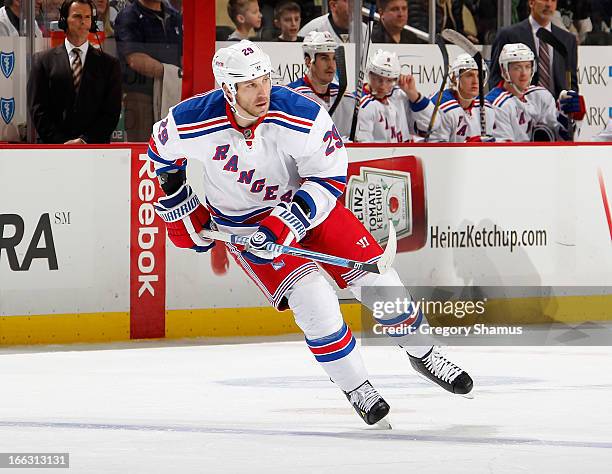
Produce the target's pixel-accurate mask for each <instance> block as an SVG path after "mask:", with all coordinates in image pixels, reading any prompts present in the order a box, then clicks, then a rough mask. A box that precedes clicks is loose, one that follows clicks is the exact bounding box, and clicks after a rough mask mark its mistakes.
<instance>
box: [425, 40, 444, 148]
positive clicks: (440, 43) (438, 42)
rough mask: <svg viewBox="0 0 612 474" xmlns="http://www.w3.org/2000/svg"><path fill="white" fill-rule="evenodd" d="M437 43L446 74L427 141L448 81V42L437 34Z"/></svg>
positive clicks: (426, 135) (431, 120)
mask: <svg viewBox="0 0 612 474" xmlns="http://www.w3.org/2000/svg"><path fill="white" fill-rule="evenodd" d="M436 44H437V45H438V48H440V53H442V60H443V61H444V69H443V72H444V75H443V76H442V84H441V85H440V90H439V91H438V98H437V99H436V106H435V107H434V111H433V113H432V114H431V119H429V126H428V127H427V133H426V134H425V141H426V142H428V141H429V136H430V135H431V132H432V130H433V126H434V123H435V121H436V115H438V110H439V109H440V104H441V103H442V93H443V92H444V89H445V88H446V81H447V80H448V51H447V50H446V43H445V42H444V38H442V36H440V35H439V34H438V35H436Z"/></svg>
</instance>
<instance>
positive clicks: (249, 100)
mask: <svg viewBox="0 0 612 474" xmlns="http://www.w3.org/2000/svg"><path fill="white" fill-rule="evenodd" d="M271 70H272V67H271V64H270V58H269V56H268V55H267V54H265V53H264V52H263V51H262V50H261V49H260V48H259V46H257V45H256V44H254V43H251V42H249V41H241V42H240V43H237V44H235V45H232V46H230V47H228V48H221V49H220V50H219V51H217V53H216V54H215V56H214V58H213V72H214V75H215V79H216V81H217V82H218V83H219V84H221V85H222V89H217V90H214V91H211V92H208V93H206V94H201V95H197V96H194V97H192V98H190V99H187V100H185V101H183V102H181V103H180V104H178V105H176V106H174V107H172V108H171V109H170V112H169V114H168V116H167V117H166V118H164V119H163V120H161V121H160V122H158V123H156V124H155V125H154V127H153V134H152V138H151V141H150V147H149V150H148V156H149V157H150V159H151V160H152V161H153V162H154V165H155V168H156V171H157V174H158V176H159V182H160V185H161V187H162V189H163V190H164V192H165V194H166V197H164V198H162V199H160V200H159V201H158V202H157V203H156V206H155V207H156V212H157V213H158V215H159V216H160V217H161V218H162V219H163V220H164V221H165V222H166V226H167V229H168V236H169V238H170V240H172V242H173V243H174V244H175V245H177V246H178V247H182V248H188V249H193V250H195V251H197V252H203V251H207V250H209V249H210V248H211V247H212V246H213V245H214V244H215V242H213V241H211V240H208V239H205V238H203V237H202V236H201V235H199V234H198V233H199V232H200V231H201V230H202V229H204V228H208V227H210V226H211V225H214V226H216V227H218V229H219V230H220V231H223V232H232V233H235V234H240V235H250V241H249V245H248V246H247V247H245V248H244V249H243V248H238V247H236V246H234V245H231V244H227V245H228V248H229V251H230V253H231V254H232V256H233V257H234V259H235V260H236V263H237V264H238V265H239V266H240V267H241V268H242V269H243V270H244V272H245V273H246V274H247V275H248V276H249V277H250V278H251V279H252V280H253V281H254V282H255V284H256V285H257V286H258V287H259V289H260V290H261V291H262V293H263V294H264V295H265V296H266V297H267V298H268V299H269V301H270V303H271V304H272V305H273V306H274V307H275V308H277V309H278V310H280V311H282V310H285V309H289V308H290V309H292V310H293V313H294V317H295V321H296V323H297V325H298V326H299V327H300V329H301V330H302V331H303V332H304V335H305V338H306V343H307V345H308V347H309V348H310V350H311V351H312V353H313V354H314V357H315V358H316V360H317V361H318V362H319V363H320V364H321V366H322V367H323V369H324V370H325V371H326V373H327V375H328V376H329V377H330V378H331V379H332V380H333V382H334V383H335V384H336V385H337V386H338V387H340V388H341V389H342V390H343V392H344V393H345V395H346V397H347V398H348V400H349V401H350V403H351V404H352V405H353V407H354V408H355V410H356V411H357V413H358V414H359V415H360V416H361V417H362V418H363V420H364V421H365V422H366V423H368V424H373V423H376V422H378V421H380V420H381V419H382V418H384V417H385V416H386V415H387V413H388V412H389V405H388V404H387V403H386V402H385V400H384V399H383V398H382V397H381V396H380V395H379V393H378V392H377V391H376V389H375V388H374V387H373V386H372V385H371V384H370V382H369V381H368V374H367V372H366V369H365V367H364V364H363V361H362V359H361V355H360V353H359V350H358V348H357V346H356V342H355V339H354V337H353V335H352V334H351V330H350V329H349V328H348V326H347V325H346V323H345V322H344V321H343V318H342V314H341V313H340V306H339V303H338V299H337V297H336V294H335V291H334V289H333V288H332V286H331V285H330V284H329V283H328V282H327V281H326V280H325V278H324V277H323V275H322V274H321V270H325V271H326V272H327V273H328V274H329V275H330V276H331V277H332V278H333V279H334V280H335V281H336V283H337V284H338V285H339V286H340V287H342V288H346V287H348V288H350V289H351V291H352V292H353V293H354V294H355V295H356V297H358V298H360V297H361V287H362V286H376V287H377V290H378V289H379V287H380V291H381V293H383V294H384V292H385V289H388V288H390V287H396V289H397V287H400V288H402V290H401V291H404V290H405V289H404V288H403V286H402V283H401V281H400V279H399V276H398V274H397V272H396V271H395V270H394V269H390V270H389V271H387V272H386V273H384V274H374V273H367V274H366V273H364V272H362V271H358V270H348V271H347V269H346V268H339V267H335V266H331V265H326V264H322V265H321V266H320V267H319V266H317V265H316V264H315V263H314V262H312V261H309V260H305V259H302V258H297V257H292V256H287V255H281V256H279V255H274V254H272V253H270V252H268V251H265V250H263V249H264V248H265V246H266V244H267V243H268V242H276V243H281V244H285V245H289V244H291V245H293V246H301V247H303V248H306V249H311V250H315V251H319V252H324V253H328V254H333V255H339V256H343V257H346V258H351V259H356V260H359V261H376V260H377V259H378V258H379V256H380V255H381V254H382V253H383V250H382V248H381V247H380V246H379V245H378V244H377V242H376V240H375V239H374V238H373V237H372V235H371V234H370V233H369V232H368V231H367V230H366V229H365V228H364V226H363V225H362V224H361V222H359V220H358V219H357V218H356V217H355V216H354V215H353V214H352V213H351V212H350V211H349V210H347V209H346V208H345V207H344V206H343V205H342V204H341V203H340V202H339V201H338V197H339V196H340V195H341V194H342V192H343V190H344V187H345V181H346V171H347V154H346V149H345V148H344V145H343V142H342V140H341V138H340V136H339V134H338V132H337V130H336V127H335V126H334V124H333V122H332V120H331V118H330V117H329V115H328V114H327V112H326V111H325V109H324V108H322V107H321V106H320V105H319V104H317V103H316V102H314V101H312V100H310V99H307V98H306V97H304V96H302V95H300V94H299V93H297V92H295V91H294V90H292V89H289V88H287V87H282V86H274V87H272V86H271V82H270V72H271ZM185 157H189V159H196V160H199V161H201V162H202V163H203V165H204V173H203V179H204V189H205V192H206V206H204V205H202V204H201V203H200V201H199V200H198V197H197V196H196V195H195V194H194V193H193V191H192V189H191V187H190V186H189V185H188V184H187V183H186V173H185V167H186V164H187V163H186V159H185ZM405 294H406V295H407V297H410V295H408V294H407V292H406V293H405ZM422 320H423V315H422V314H421V313H420V312H417V311H413V312H410V313H403V314H390V315H388V317H386V318H384V319H379V320H378V321H379V322H380V323H381V324H382V325H387V326H397V325H398V324H402V325H404V326H412V327H416V326H418V325H419V324H420V323H421V321H422ZM401 342H404V341H403V340H402V341H401ZM402 345H404V349H405V350H406V351H407V352H408V354H409V357H410V362H411V364H412V365H413V367H414V368H415V369H416V370H417V371H419V372H420V373H421V374H423V375H424V376H426V377H428V378H429V379H430V380H432V381H434V382H435V383H437V384H439V385H440V386H441V387H443V388H445V389H446V390H449V391H451V392H454V393H460V394H464V393H467V392H469V391H470V390H471V388H472V380H471V378H470V377H469V375H468V374H467V373H466V372H464V371H463V370H461V369H460V368H459V367H457V366H456V365H455V364H453V363H452V362H450V361H449V360H448V359H446V358H445V357H444V356H442V355H441V353H440V352H439V351H438V350H437V348H432V347H422V346H407V345H405V344H402Z"/></svg>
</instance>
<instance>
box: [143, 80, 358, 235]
mask: <svg viewBox="0 0 612 474" xmlns="http://www.w3.org/2000/svg"><path fill="white" fill-rule="evenodd" d="M148 156H149V159H151V160H152V161H153V163H154V165H155V170H156V172H157V173H158V174H159V173H162V172H165V171H169V170H172V169H184V168H185V167H186V165H187V159H189V160H199V161H201V162H202V163H203V164H204V174H203V179H204V191H205V193H206V206H207V207H208V209H209V210H210V212H211V216H212V219H213V221H214V222H215V223H216V224H217V226H218V227H219V230H222V231H225V232H232V233H236V234H241V235H248V234H251V233H252V232H254V231H255V230H256V229H257V227H258V223H259V222H260V221H261V220H262V219H263V218H264V217H266V216H267V215H268V214H269V213H270V212H271V211H272V209H273V207H274V206H276V205H277V204H278V203H279V202H281V201H284V202H291V200H292V198H293V196H294V195H295V193H296V192H297V191H298V190H303V191H304V192H305V193H306V199H307V202H308V204H309V205H310V208H311V210H312V212H313V214H312V216H311V227H314V226H316V225H318V224H320V223H321V222H322V221H323V220H324V219H325V218H326V217H327V216H328V215H329V213H330V212H331V210H332V209H333V208H334V206H335V205H336V201H337V198H338V197H339V196H340V195H341V194H342V192H343V191H344V187H345V185H346V172H347V165H348V160H347V154H346V149H345V148H344V144H343V142H342V139H341V137H340V135H339V133H338V131H337V130H336V127H335V125H334V124H333V122H332V120H331V118H330V117H329V114H328V113H327V112H326V111H325V110H324V109H323V108H322V107H321V106H319V105H318V104H317V103H316V102H314V101H312V100H310V99H307V98H306V97H303V96H302V95H300V94H299V93H297V92H295V91H293V90H292V89H289V88H287V87H284V86H273V87H272V93H271V99H270V110H269V112H268V114H267V115H266V116H264V117H261V118H260V119H259V120H258V121H257V122H256V123H255V124H253V125H252V126H250V127H248V128H240V127H239V126H238V125H237V124H236V122H235V120H234V118H233V114H232V113H231V111H230V110H229V106H228V105H227V103H226V101H225V98H224V97H223V93H222V91H221V90H220V89H217V90H214V91H211V92H208V93H206V94H200V95H197V96H194V97H191V98H190V99H187V100H185V101H183V102H181V103H179V104H177V105H176V106H174V107H172V108H171V109H170V112H169V113H168V116H167V117H165V118H164V119H163V120H161V121H159V122H157V123H156V124H155V125H154V126H153V135H152V137H151V140H150V143H149V149H148Z"/></svg>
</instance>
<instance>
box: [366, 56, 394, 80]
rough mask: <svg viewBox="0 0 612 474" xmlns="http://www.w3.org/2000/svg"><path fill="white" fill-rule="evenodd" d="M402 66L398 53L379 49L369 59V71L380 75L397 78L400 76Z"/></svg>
mask: <svg viewBox="0 0 612 474" xmlns="http://www.w3.org/2000/svg"><path fill="white" fill-rule="evenodd" d="M400 71H401V66H400V62H399V59H398V58H397V54H395V53H391V52H389V51H383V50H382V49H379V50H378V51H376V54H374V56H372V57H371V58H370V60H369V61H368V73H370V72H373V73H374V74H378V75H379V76H383V77H389V78H391V79H397V78H398V77H399V76H400Z"/></svg>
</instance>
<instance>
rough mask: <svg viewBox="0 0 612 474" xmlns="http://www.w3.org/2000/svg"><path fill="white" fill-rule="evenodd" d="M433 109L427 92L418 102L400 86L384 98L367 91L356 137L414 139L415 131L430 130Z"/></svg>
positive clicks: (360, 139) (365, 139) (361, 108)
mask: <svg viewBox="0 0 612 474" xmlns="http://www.w3.org/2000/svg"><path fill="white" fill-rule="evenodd" d="M433 109H434V106H433V104H432V103H431V102H430V100H429V99H428V98H427V97H425V96H421V98H420V99H419V100H418V101H417V102H415V103H412V102H410V100H408V96H407V95H406V93H405V92H404V91H403V90H401V89H400V88H399V87H398V86H395V87H394V88H393V89H392V91H391V94H390V95H389V96H387V97H385V98H384V99H383V100H379V99H376V98H375V97H374V96H373V95H372V94H366V95H364V96H363V97H362V98H361V101H360V106H359V117H358V120H357V131H356V133H355V141H358V142H366V143H368V142H393V143H401V142H409V141H413V135H423V134H424V133H425V132H426V131H427V127H428V126H429V120H430V119H431V114H432V113H433Z"/></svg>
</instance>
